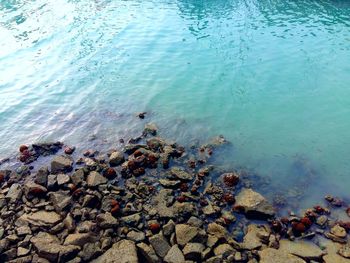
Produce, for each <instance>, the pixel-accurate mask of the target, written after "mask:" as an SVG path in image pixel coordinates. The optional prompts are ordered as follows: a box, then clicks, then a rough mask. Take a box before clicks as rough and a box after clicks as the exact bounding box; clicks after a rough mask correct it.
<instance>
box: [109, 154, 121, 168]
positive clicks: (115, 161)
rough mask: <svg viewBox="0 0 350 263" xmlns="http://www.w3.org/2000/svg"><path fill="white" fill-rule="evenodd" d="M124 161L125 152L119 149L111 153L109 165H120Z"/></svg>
mask: <svg viewBox="0 0 350 263" xmlns="http://www.w3.org/2000/svg"><path fill="white" fill-rule="evenodd" d="M123 162H124V154H123V153H122V152H119V151H115V152H112V153H111V156H110V157H109V165H110V166H118V165H120V164H122V163H123Z"/></svg>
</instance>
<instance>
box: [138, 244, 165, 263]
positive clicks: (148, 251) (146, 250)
mask: <svg viewBox="0 0 350 263" xmlns="http://www.w3.org/2000/svg"><path fill="white" fill-rule="evenodd" d="M136 246H137V250H138V251H139V252H140V254H141V255H142V256H143V257H144V258H145V259H146V262H147V263H160V262H161V260H160V259H159V257H158V256H157V254H156V252H155V251H154V249H153V248H152V247H151V246H149V245H147V244H145V243H138V244H137V245H136Z"/></svg>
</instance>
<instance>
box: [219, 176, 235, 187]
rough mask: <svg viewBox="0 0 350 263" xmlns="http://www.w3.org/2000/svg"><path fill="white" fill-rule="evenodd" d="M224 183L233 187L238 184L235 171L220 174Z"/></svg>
mask: <svg viewBox="0 0 350 263" xmlns="http://www.w3.org/2000/svg"><path fill="white" fill-rule="evenodd" d="M221 177H222V180H223V182H224V184H225V185H226V186H228V187H233V186H235V185H237V184H238V181H239V175H238V174H236V173H225V174H223V175H221Z"/></svg>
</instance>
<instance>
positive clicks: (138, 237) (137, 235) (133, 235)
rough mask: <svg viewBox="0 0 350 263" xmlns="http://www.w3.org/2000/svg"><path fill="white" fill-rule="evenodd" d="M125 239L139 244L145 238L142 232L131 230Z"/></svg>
mask: <svg viewBox="0 0 350 263" xmlns="http://www.w3.org/2000/svg"><path fill="white" fill-rule="evenodd" d="M127 238H128V239H130V240H132V241H135V242H140V241H143V240H145V238H146V236H145V233H143V232H139V231H134V230H132V231H130V232H129V233H128V234H127Z"/></svg>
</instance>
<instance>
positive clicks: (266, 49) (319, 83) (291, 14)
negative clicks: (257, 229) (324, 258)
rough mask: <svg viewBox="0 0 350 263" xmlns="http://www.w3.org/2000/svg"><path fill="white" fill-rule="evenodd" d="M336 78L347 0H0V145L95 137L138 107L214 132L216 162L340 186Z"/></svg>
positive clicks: (305, 183)
mask: <svg viewBox="0 0 350 263" xmlns="http://www.w3.org/2000/svg"><path fill="white" fill-rule="evenodd" d="M349 85H350V2H349V1H340V0H321V1H320V0H317V1H316V0H309V1H307V0H297V1H287V0H259V1H258V0H245V1H244V0H235V1H233V0H207V1H198V0H178V1H175V0H168V1H165V0H157V1H134V0H128V1H102V0H95V1H87V0H81V1H74V0H73V1H66V0H45V1H44V0H37V1H9V0H0V101H1V107H0V145H1V147H0V157H6V156H7V155H9V154H12V153H14V152H15V151H16V149H17V146H18V145H20V144H22V143H31V142H35V141H43V140H58V139H59V140H63V141H65V142H67V143H69V144H74V145H77V146H80V147H81V148H84V147H88V146H96V147H97V146H98V147H106V148H107V147H110V146H111V145H116V144H117V141H118V138H120V137H122V136H125V135H131V134H135V130H136V129H141V127H142V125H144V122H142V121H140V120H138V119H137V118H135V113H137V112H140V111H147V112H148V113H149V114H148V115H147V118H148V119H149V120H152V121H154V122H156V123H157V124H158V126H159V127H160V128H161V131H162V132H161V134H162V135H164V136H167V137H170V138H176V139H177V140H179V141H180V142H183V143H185V142H189V141H191V142H192V141H193V140H195V139H197V138H198V139H199V140H200V141H205V140H206V139H207V138H210V137H211V136H214V135H217V134H223V135H224V136H225V137H226V138H227V139H228V140H230V141H231V142H232V145H233V146H232V148H230V150H228V151H227V152H225V154H222V156H221V157H220V158H219V159H220V161H222V163H223V165H224V166H226V167H240V166H241V167H246V168H248V169H250V170H253V171H255V172H256V173H258V174H260V175H262V176H265V177H267V178H271V179H272V181H271V184H272V185H276V186H277V187H281V186H284V187H286V189H285V190H286V191H287V190H288V189H290V188H292V189H297V190H301V191H303V192H304V193H306V197H305V198H307V200H310V202H311V201H314V200H318V198H320V196H322V195H324V194H325V193H332V194H335V195H340V196H346V194H347V189H348V188H349V187H350V176H349V171H350V162H349V159H350V132H349V128H350V121H349V116H350V86H349ZM92 135H95V137H96V139H95V140H92V137H91V136H92ZM126 137H127V136H126ZM280 189H284V188H280ZM305 202H307V201H305Z"/></svg>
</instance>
